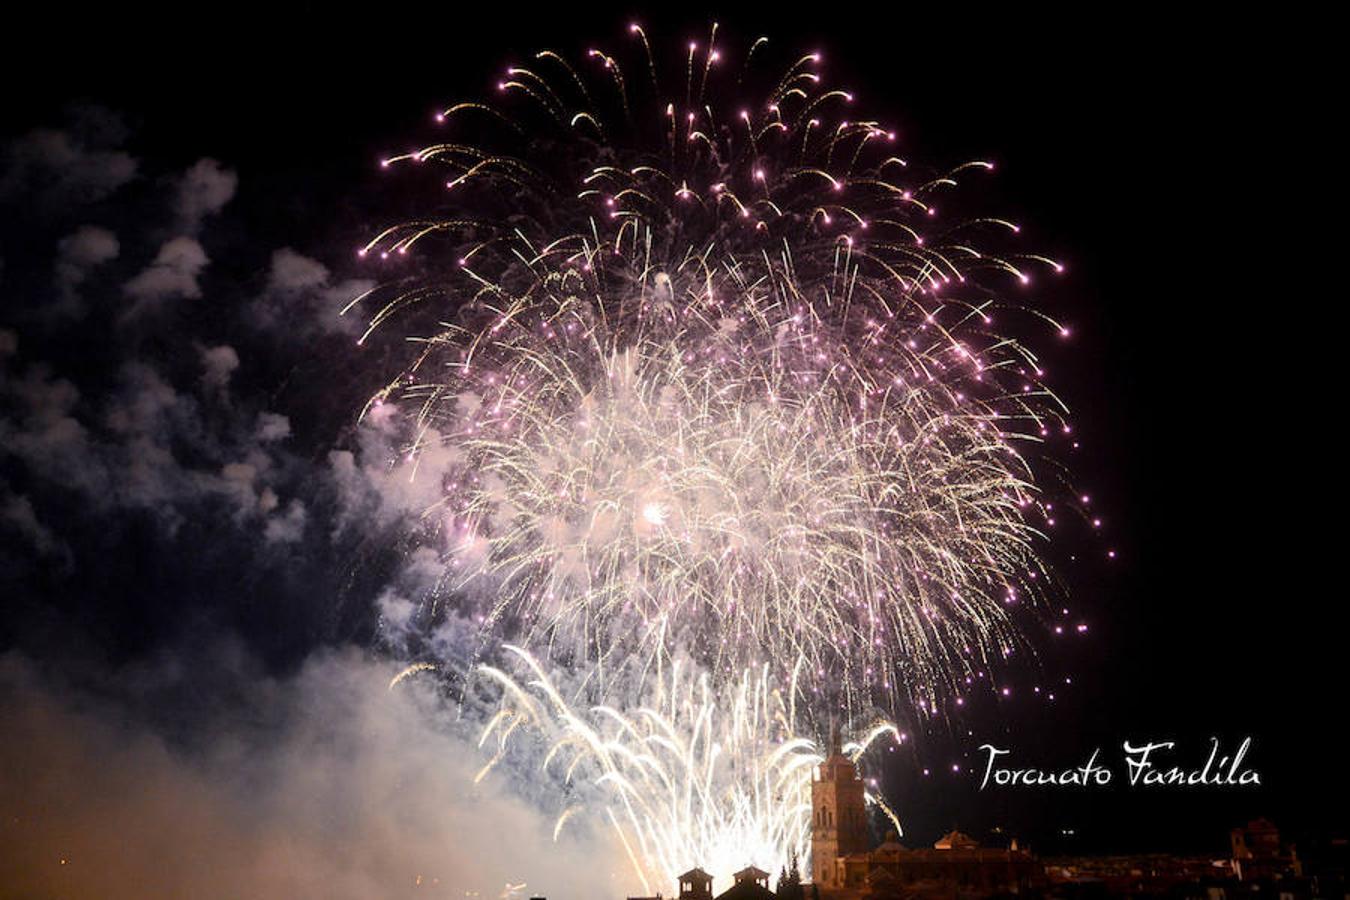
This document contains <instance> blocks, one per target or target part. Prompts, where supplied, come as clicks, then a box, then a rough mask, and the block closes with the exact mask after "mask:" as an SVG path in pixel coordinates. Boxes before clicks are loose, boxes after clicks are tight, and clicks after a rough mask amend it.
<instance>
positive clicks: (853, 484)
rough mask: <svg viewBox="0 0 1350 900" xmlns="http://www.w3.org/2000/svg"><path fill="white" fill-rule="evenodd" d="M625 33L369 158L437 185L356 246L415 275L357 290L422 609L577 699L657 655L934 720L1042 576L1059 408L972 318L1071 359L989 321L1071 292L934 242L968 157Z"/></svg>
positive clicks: (548, 57)
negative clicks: (419, 208)
mask: <svg viewBox="0 0 1350 900" xmlns="http://www.w3.org/2000/svg"><path fill="white" fill-rule="evenodd" d="M631 37H632V46H631V47H630V50H631V51H632V55H633V56H634V57H635V59H636V60H637V65H636V66H632V65H629V66H627V67H625V65H624V64H622V63H621V61H620V59H619V58H618V57H617V56H611V55H609V54H607V53H605V52H602V51H600V50H598V49H592V50H590V51H589V52H588V53H586V54H585V56H584V57H583V58H582V59H580V60H578V61H576V62H575V63H574V62H571V61H569V60H567V59H566V58H565V57H564V56H563V55H561V54H559V53H555V52H552V51H544V52H541V53H539V54H537V55H536V56H535V57H534V58H533V59H532V60H530V61H529V63H528V64H527V65H520V66H513V67H511V68H509V69H508V70H507V72H506V73H505V75H504V77H503V78H502V80H501V82H500V83H499V85H498V94H499V97H498V100H497V101H496V102H493V103H491V104H489V103H478V102H474V103H463V104H458V105H455V106H452V107H450V108H448V109H446V110H444V111H443V112H442V113H441V114H439V115H438V119H439V120H440V122H441V127H442V128H443V129H444V130H445V135H446V136H445V139H444V140H442V141H441V142H438V143H435V144H433V145H431V146H428V147H426V148H424V149H421V150H418V151H416V152H412V153H408V154H403V155H399V156H394V157H391V158H389V159H387V160H385V165H387V166H409V167H413V168H415V169H417V170H418V171H419V172H421V173H424V174H425V173H427V172H432V173H434V174H432V175H430V176H426V177H430V178H433V179H434V184H435V185H437V187H438V190H443V191H448V193H444V194H443V196H444V197H445V200H444V201H443V205H444V207H443V208H444V214H443V215H432V216H428V217H427V218H424V219H419V220H416V221H411V222H405V223H402V224H399V225H396V226H393V227H391V228H389V229H387V230H385V231H384V232H382V233H381V234H379V235H378V236H376V237H375V238H374V239H373V240H372V241H370V243H369V244H368V245H367V246H366V247H364V248H362V250H361V253H362V254H363V255H366V256H368V257H369V256H374V257H384V258H389V259H393V260H397V259H399V258H400V257H407V256H416V257H419V258H420V259H421V260H423V261H424V262H423V265H425V266H426V267H427V269H428V270H429V271H431V272H432V273H433V274H432V275H431V276H426V275H420V276H409V277H408V278H407V279H405V280H401V281H395V282H392V283H391V284H390V285H388V286H387V287H385V288H383V289H382V290H381V291H379V292H377V294H376V298H377V303H376V311H375V312H374V314H373V315H372V317H371V322H370V328H371V330H372V331H373V330H374V329H377V328H389V327H393V326H392V323H401V324H399V325H398V327H399V328H400V329H401V330H403V331H404V332H405V333H411V334H415V335H416V337H415V338H413V346H414V347H416V348H417V349H416V352H415V354H414V356H413V358H412V359H411V360H410V361H409V362H408V364H407V365H406V366H405V367H403V368H402V371H401V372H400V374H399V376H398V378H397V379H396V380H395V381H394V382H393V383H392V384H390V386H389V387H388V388H386V389H385V390H384V391H381V392H380V393H379V394H378V395H377V396H376V397H374V398H373V399H372V401H371V402H372V405H379V404H383V403H386V402H397V403H400V404H403V405H411V406H413V407H414V408H415V409H416V410H417V411H418V412H417V417H416V421H417V427H416V431H415V434H414V435H413V436H412V438H411V439H410V441H409V444H408V447H407V452H408V454H409V456H410V458H412V459H414V460H416V459H417V458H418V457H419V456H420V455H423V454H426V453H427V452H428V451H431V450H434V451H435V453H436V455H437V456H436V458H437V459H438V460H439V461H441V462H442V463H443V466H444V474H443V481H444V491H443V495H442V497H441V499H440V501H439V502H438V503H437V504H435V505H434V506H433V507H432V508H429V509H427V510H426V512H425V516H424V524H425V530H424V534H425V536H426V539H427V540H429V541H435V542H436V546H438V547H440V548H441V550H442V551H443V552H444V554H445V556H446V560H447V563H448V565H449V566H450V567H451V570H452V571H453V572H454V573H455V575H454V576H453V578H452V579H451V580H450V582H449V583H447V584H446V585H445V586H444V593H445V594H446V595H460V594H461V593H462V592H463V591H464V590H465V589H467V588H469V587H470V586H471V585H474V584H477V585H479V586H480V587H486V590H483V591H481V595H482V596H486V597H487V598H488V599H487V600H486V603H487V608H486V610H485V611H484V613H483V617H484V621H485V626H486V627H485V634H504V635H513V636H515V639H516V640H518V641H521V642H523V643H525V644H527V645H528V646H530V647H531V648H533V649H534V651H535V652H539V653H544V654H546V655H547V657H548V658H550V659H553V660H557V661H560V662H563V663H565V664H570V665H573V666H576V667H586V668H588V669H590V668H592V667H593V669H594V672H595V673H596V676H595V677H596V679H597V680H598V681H599V682H600V683H603V682H604V680H605V678H606V674H605V673H606V672H607V671H614V670H623V671H628V670H630V669H631V668H632V667H631V665H630V661H631V660H633V659H635V658H636V659H639V660H647V661H648V662H649V668H650V665H655V664H656V661H658V660H659V659H661V658H662V656H663V654H669V653H670V652H671V650H672V649H673V648H675V647H680V648H682V651H683V652H687V653H689V654H691V655H693V657H694V659H695V661H696V662H697V663H698V664H699V665H700V666H702V667H704V668H706V669H707V671H709V672H711V673H712V676H713V678H714V679H715V681H716V682H718V683H719V684H720V683H721V682H722V681H723V680H725V681H727V682H731V681H734V680H735V679H736V678H738V677H740V674H741V673H743V672H744V671H745V670H746V668H747V667H748V666H752V665H756V664H758V663H759V662H762V661H774V662H775V663H776V664H779V665H782V666H788V667H791V666H792V665H793V664H794V663H795V662H796V661H799V660H800V661H802V663H803V669H802V672H803V677H804V678H805V679H806V680H807V681H809V682H810V684H811V687H810V688H809V691H810V692H811V694H812V695H813V696H814V695H817V694H819V693H829V694H831V695H832V696H836V695H837V696H838V698H839V699H842V700H843V701H844V702H845V703H846V704H847V705H848V707H849V708H851V709H859V708H863V707H866V706H868V705H871V704H876V703H881V704H884V705H891V704H893V703H894V702H895V701H897V700H901V699H909V700H914V701H917V704H918V705H919V706H920V707H921V708H923V707H928V708H931V707H932V705H933V704H934V703H935V702H936V701H937V700H938V699H939V698H940V697H941V696H943V695H944V694H947V693H949V692H952V691H954V690H956V689H957V685H958V684H963V683H964V682H965V680H966V679H967V678H969V677H970V676H972V675H975V674H977V673H981V672H984V671H986V670H987V669H989V668H991V667H993V666H997V665H998V664H999V663H1000V662H1001V660H1002V659H1003V658H1005V657H1006V656H1007V655H1008V654H1009V653H1011V652H1012V651H1013V649H1014V647H1015V646H1016V645H1017V644H1018V642H1019V629H1018V628H1017V627H1016V625H1015V622H1014V619H1013V618H1012V613H1013V610H1014V609H1015V608H1016V607H1017V606H1018V605H1019V604H1026V603H1028V602H1034V601H1035V600H1036V599H1037V596H1038V593H1039V591H1040V590H1041V589H1042V588H1043V586H1044V585H1045V584H1046V582H1047V580H1048V579H1047V577H1046V572H1045V570H1044V568H1043V566H1042V562H1041V558H1040V554H1039V552H1038V545H1039V540H1040V535H1039V532H1038V531H1037V529H1036V527H1035V525H1034V524H1033V521H1032V519H1031V518H1030V514H1031V512H1032V511H1033V510H1034V509H1035V508H1036V507H1037V505H1038V503H1039V499H1038V497H1039V493H1038V489H1037V486H1036V479H1035V478H1034V470H1035V465H1034V462H1035V460H1034V459H1033V458H1032V457H1031V456H1029V455H1028V448H1029V447H1032V446H1034V445H1035V444H1036V443H1038V442H1039V441H1040V439H1041V437H1042V435H1044V434H1046V433H1047V432H1048V431H1050V430H1051V429H1056V430H1057V429H1058V428H1060V427H1062V421H1061V420H1060V418H1059V416H1060V414H1061V408H1060V405H1059V403H1058V401H1057V400H1056V399H1055V398H1054V396H1053V395H1052V394H1051V392H1050V391H1049V390H1048V388H1047V387H1046V386H1045V385H1044V384H1043V383H1042V382H1041V380H1040V376H1041V370H1040V367H1039V365H1038V363H1037V359H1036V357H1035V355H1034V354H1033V353H1032V351H1031V350H1030V349H1029V348H1028V347H1027V346H1026V345H1024V344H1023V343H1022V342H1021V341H1020V340H1018V339H1016V338H1015V337H1013V336H1011V335H1010V334H1008V333H1005V332H1002V331H1000V330H998V328H997V327H996V320H1001V319H1002V318H1004V317H1008V318H1011V317H1013V316H1015V315H1026V316H1030V317H1031V319H1032V320H1033V321H1038V322H1041V323H1043V324H1045V325H1046V328H1047V330H1048V331H1049V332H1050V333H1052V334H1053V333H1054V332H1056V331H1060V332H1063V329H1062V327H1061V326H1060V325H1058V324H1057V323H1055V322H1053V321H1052V320H1050V319H1049V318H1047V317H1045V316H1043V315H1041V314H1040V313H1038V312H1037V311H1035V310H1034V309H1029V308H1027V307H1026V305H1025V304H1024V303H1021V302H1011V301H1009V300H1007V299H1005V298H1006V297H1008V296H1010V295H1013V294H1020V293H1024V290H1025V286H1026V285H1027V283H1028V282H1029V281H1030V280H1031V279H1032V277H1033V274H1034V273H1035V272H1036V271H1037V270H1038V269H1039V270H1042V271H1046V270H1048V271H1058V270H1059V269H1060V268H1061V267H1060V266H1059V265H1058V264H1057V263H1055V262H1053V261H1052V260H1049V259H1047V258H1045V257H1041V256H1037V255H1035V254H1026V253H1019V252H1017V251H1016V250H1015V248H1013V247H1012V246H1011V245H1012V244H1013V243H1014V242H1015V241H1016V239H1017V232H1018V228H1017V226H1016V225H1014V224H1013V223H1011V222H1008V221H1006V220H1003V219H999V218H996V217H988V216H982V215H974V216H965V215H962V216H957V215H949V214H948V213H947V210H948V209H949V208H950V209H951V210H953V211H954V210H957V209H960V208H962V207H963V206H964V205H965V202H964V201H963V200H962V198H961V194H962V192H961V191H960V190H959V189H960V188H961V186H962V184H963V183H964V182H965V181H966V180H968V179H978V178H982V177H984V176H985V175H986V174H987V171H988V170H989V169H991V168H992V165H991V164H990V163H987V162H983V161H976V162H970V163H966V164H963V165H960V166H957V167H956V168H954V169H952V170H950V171H946V172H932V171H929V170H927V169H924V168H923V167H921V166H917V165H914V164H912V163H911V162H910V161H909V160H907V159H904V158H902V157H901V156H899V155H897V153H896V150H895V146H896V141H895V133H894V131H893V130H891V129H890V128H889V127H888V126H886V125H884V124H882V123H880V122H878V121H874V120H870V119H869V118H867V117H866V116H865V115H864V114H862V113H860V112H859V111H858V110H857V109H856V107H857V104H856V103H855V100H854V97H853V96H852V95H851V94H850V93H848V92H846V91H843V90H840V89H837V88H833V87H831V86H829V85H828V84H827V83H826V81H825V79H824V77H823V75H822V73H821V72H822V62H821V59H820V56H819V55H818V54H807V55H804V56H801V57H799V58H796V60H795V61H793V62H790V63H789V64H788V65H787V67H786V71H783V72H782V73H781V74H779V75H776V76H774V77H771V78H769V79H767V80H765V79H764V78H763V77H762V76H761V75H760V74H759V73H760V68H761V67H760V66H759V65H758V62H759V59H760V58H761V57H766V56H767V55H768V53H767V45H766V43H765V42H764V41H763V40H762V39H761V40H760V41H757V42H755V43H754V44H753V45H752V46H751V47H750V48H749V50H748V51H746V52H744V54H743V55H742V58H740V59H739V60H736V61H734V62H733V60H732V59H731V56H732V54H731V52H730V50H728V49H724V48H723V47H722V46H721V45H720V44H719V43H718V39H717V31H716V28H715V27H714V29H713V32H712V35H711V37H710V40H709V41H708V42H707V43H705V44H702V45H699V44H691V45H690V46H689V48H688V52H687V54H685V53H684V52H683V51H681V62H682V65H681V66H680V68H679V69H678V70H677V74H676V75H674V76H673V77H670V76H667V77H663V76H662V74H661V72H662V67H661V66H660V65H658V63H657V58H656V57H655V56H654V55H653V51H652V48H651V46H650V45H649V43H648V41H647V36H646V34H645V33H644V32H643V31H642V29H641V28H639V27H637V26H634V27H633V29H632V35H631ZM940 206H941V209H942V210H943V212H939V207H940ZM368 334H369V332H368Z"/></svg>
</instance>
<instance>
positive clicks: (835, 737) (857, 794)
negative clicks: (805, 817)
mask: <svg viewBox="0 0 1350 900" xmlns="http://www.w3.org/2000/svg"><path fill="white" fill-rule="evenodd" d="M811 813H812V820H811V880H812V881H813V882H815V883H816V884H818V885H820V887H821V888H823V889H827V890H828V889H831V888H837V887H839V885H838V884H836V883H835V882H836V872H835V860H837V859H838V858H839V857H841V856H847V855H848V854H850V853H861V852H863V851H865V850H867V845H868V843H869V841H868V834H867V816H866V813H865V811H864V808H863V782H862V779H861V778H860V777H859V776H858V768H857V766H855V765H854V764H853V762H852V761H851V760H849V758H848V757H846V756H845V755H844V754H843V751H842V750H841V749H840V746H839V731H838V729H837V728H834V727H833V726H831V728H830V755H829V757H828V758H827V759H826V760H825V761H824V762H823V763H821V764H820V772H819V775H818V777H816V778H815V779H813V780H812V782H811Z"/></svg>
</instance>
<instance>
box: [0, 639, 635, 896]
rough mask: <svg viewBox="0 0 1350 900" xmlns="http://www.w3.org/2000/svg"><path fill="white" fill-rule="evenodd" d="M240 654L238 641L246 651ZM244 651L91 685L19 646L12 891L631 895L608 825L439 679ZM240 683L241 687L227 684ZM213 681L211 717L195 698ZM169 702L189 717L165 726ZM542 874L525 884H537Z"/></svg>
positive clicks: (364, 663) (1, 761)
mask: <svg viewBox="0 0 1350 900" xmlns="http://www.w3.org/2000/svg"><path fill="white" fill-rule="evenodd" d="M231 657H233V658H231ZM241 659H242V658H241V657H240V656H239V655H238V654H237V653H235V654H231V653H230V652H221V653H218V654H215V655H214V657H213V658H210V659H205V660H199V661H196V662H192V661H188V660H185V659H182V658H178V657H172V658H166V659H164V660H161V662H160V663H159V664H157V665H156V666H154V667H153V668H149V669H147V668H139V669H137V670H135V671H123V672H118V673H115V674H111V675H104V676H100V678H99V679H98V686H97V688H87V687H78V686H75V685H73V684H72V683H70V682H69V681H68V680H66V679H64V678H62V677H60V676H53V675H52V674H51V673H50V672H48V671H44V670H43V669H42V668H41V667H39V666H38V665H37V664H35V663H34V662H32V661H30V660H28V659H27V658H25V657H22V656H19V655H17V654H14V653H11V654H8V655H6V656H4V657H0V733H3V734H4V735H5V740H4V741H3V742H0V772H3V773H4V775H3V777H0V808H3V809H4V811H5V816H4V820H3V825H0V884H3V885H4V886H5V887H4V889H3V891H0V894H3V895H4V896H12V897H105V898H113V900H115V898H120V897H146V896H154V897H195V898H217V897H218V898H239V897H256V898H266V897H297V896H305V897H327V898H334V900H342V898H370V897H391V898H392V897H428V896H430V897H465V896H480V897H488V898H493V897H499V896H501V895H502V894H503V892H504V890H505V888H506V886H507V885H508V884H510V885H512V886H517V887H518V888H519V890H520V891H522V892H525V893H527V894H542V895H546V896H548V897H561V898H568V897H576V898H583V897H584V898H594V897H619V896H623V892H624V891H625V890H628V889H630V888H631V887H632V885H630V884H628V883H627V881H626V879H628V878H629V877H630V875H629V870H628V868H627V865H626V863H625V862H624V861H623V860H622V859H621V857H620V855H619V854H618V853H616V848H615V847H614V846H613V845H612V843H611V842H610V841H609V840H608V836H607V835H604V834H601V835H594V834H587V833H586V832H585V831H583V830H578V828H579V827H580V826H576V825H575V822H574V823H569V826H568V829H567V830H565V831H564V832H563V834H562V835H561V836H560V838H559V842H558V843H554V841H553V834H552V831H553V821H552V818H551V817H546V816H545V815H543V814H542V813H540V812H539V811H537V810H536V809H534V808H533V807H532V806H531V805H530V804H529V803H528V802H527V800H526V799H524V798H521V797H520V796H518V795H516V794H514V793H512V790H511V788H510V787H509V786H508V785H507V784H505V783H502V782H499V781H495V780H493V779H492V778H490V777H489V778H488V779H485V780H484V782H483V783H481V784H478V785H475V784H474V783H473V776H474V774H475V772H476V771H477V770H478V769H479V768H480V767H481V766H482V764H483V761H484V758H483V756H482V754H481V753H480V751H479V750H478V749H477V748H476V747H475V746H473V744H472V743H470V742H468V741H466V740H465V739H463V738H462V737H460V736H457V734H456V731H457V727H456V724H455V722H454V718H455V717H454V710H453V708H452V707H451V706H450V705H449V704H447V703H446V702H445V701H443V700H441V699H439V698H438V697H436V696H434V695H433V693H432V691H431V690H430V688H429V686H428V682H420V683H419V682H418V680H417V679H416V678H410V679H406V680H404V681H403V682H401V683H400V684H399V685H398V686H397V687H396V688H394V689H392V690H391V689H390V688H389V686H388V685H389V682H390V676H391V674H393V671H396V670H393V669H391V668H390V666H388V665H386V664H380V663H376V662H372V661H370V660H368V659H365V658H363V657H361V656H359V655H357V654H356V653H355V652H353V651H343V652H331V653H322V654H319V655H316V656H314V657H312V658H310V659H309V660H308V661H307V662H306V663H305V664H304V665H303V666H302V667H301V668H300V670H299V671H298V672H296V673H295V674H294V675H292V676H290V677H286V678H280V679H277V678H269V677H265V676H262V675H260V674H258V673H257V672H256V671H253V670H252V668H251V667H250V666H249V665H248V664H247V663H246V662H243V661H241ZM216 692H220V693H221V695H222V696H214V697H211V696H207V695H208V694H213V693H216ZM194 698H195V700H196V701H197V704H198V706H199V707H202V708H207V707H209V708H210V709H211V710H212V712H211V713H210V714H207V715H206V716H205V717H204V718H203V717H202V715H201V714H196V715H194V714H192V713H190V712H183V711H182V710H180V709H178V706H179V705H180V704H185V703H187V704H190V703H191V701H192V700H193V699H194ZM147 705H153V706H155V707H158V708H159V709H160V713H161V714H163V712H164V711H165V710H168V709H172V710H174V712H173V716H172V718H173V719H174V721H175V722H177V723H179V724H178V725H177V726H175V729H171V731H172V730H180V731H181V730H182V724H181V723H182V722H183V721H184V720H185V719H186V720H187V721H189V722H190V723H191V725H190V728H189V729H188V730H186V732H185V733H182V734H178V735H172V736H170V737H166V736H165V735H164V734H162V733H161V731H160V730H158V729H156V728H153V727H150V726H149V725H147V724H146V720H147V718H150V719H153V718H154V716H155V712H154V711H152V710H147V709H145V708H144V707H145V706H147ZM521 885H524V886H523V887H519V886H521Z"/></svg>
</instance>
